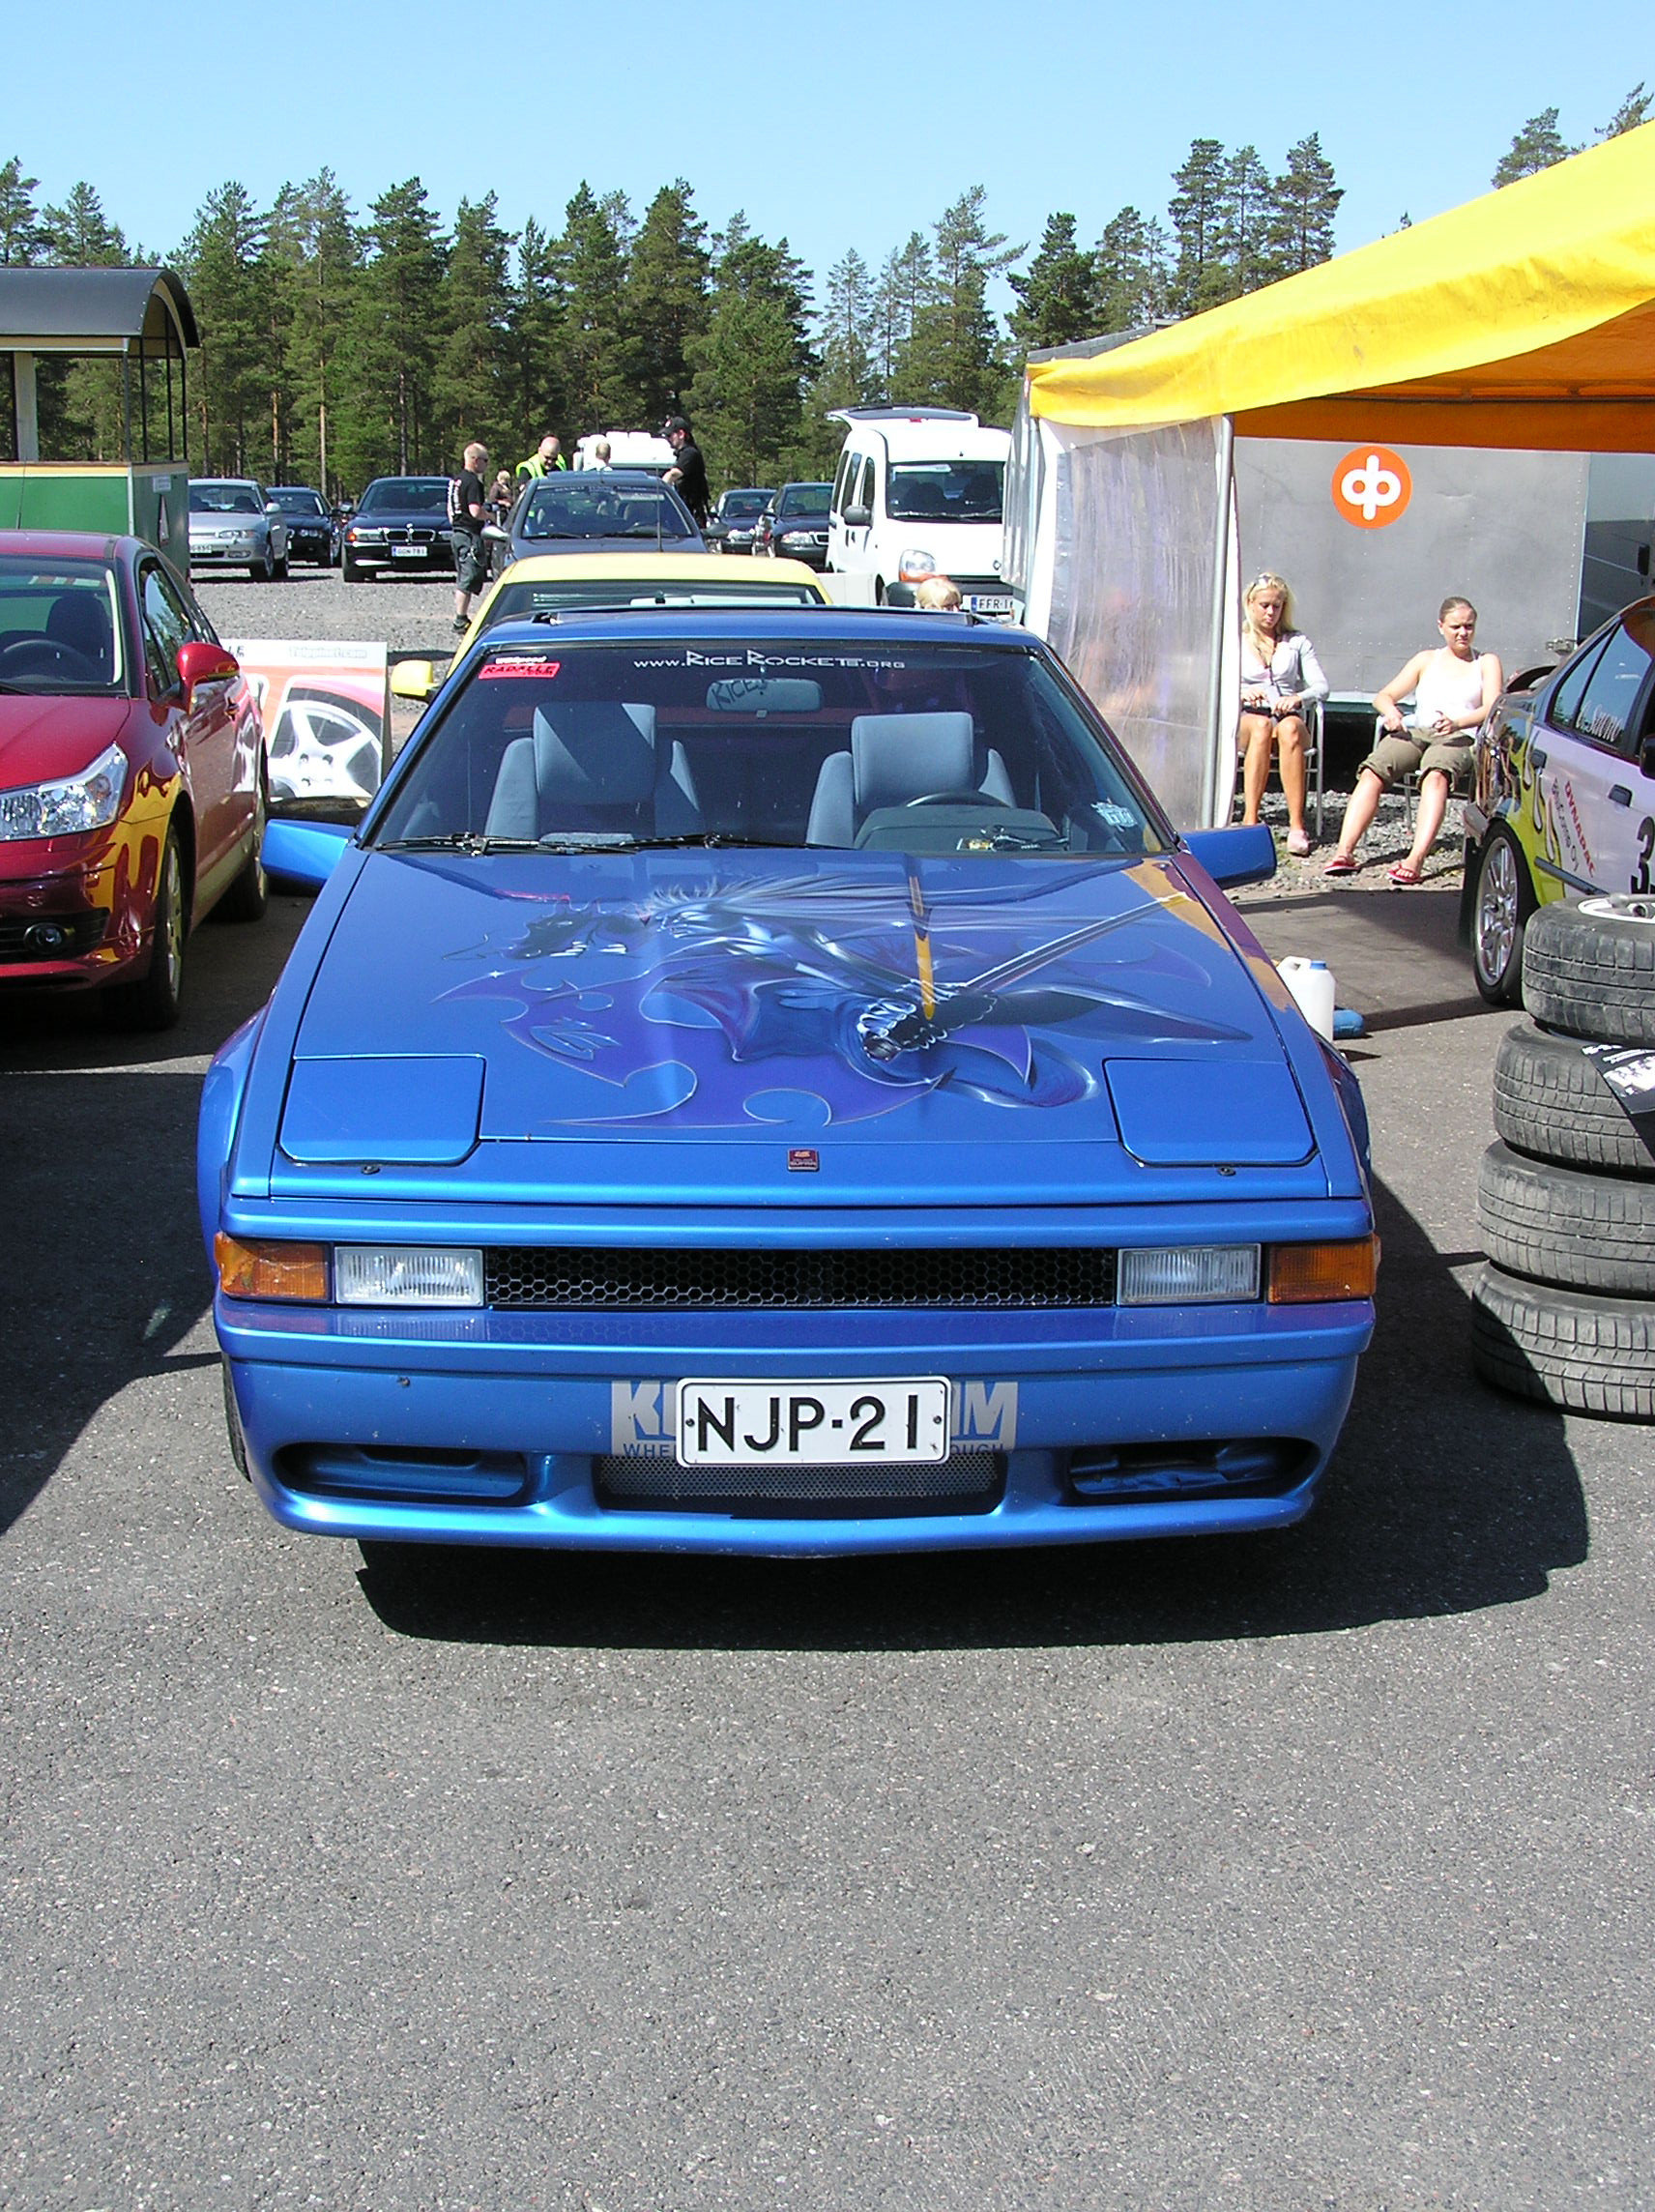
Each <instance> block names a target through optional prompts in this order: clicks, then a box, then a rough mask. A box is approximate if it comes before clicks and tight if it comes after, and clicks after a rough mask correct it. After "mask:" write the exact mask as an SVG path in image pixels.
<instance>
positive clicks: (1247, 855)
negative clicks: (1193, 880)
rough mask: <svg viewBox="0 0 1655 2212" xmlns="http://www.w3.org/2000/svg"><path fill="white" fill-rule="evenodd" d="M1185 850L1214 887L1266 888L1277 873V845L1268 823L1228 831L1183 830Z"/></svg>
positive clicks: (1240, 825) (1238, 825) (1239, 825)
mask: <svg viewBox="0 0 1655 2212" xmlns="http://www.w3.org/2000/svg"><path fill="white" fill-rule="evenodd" d="M1184 846H1185V849H1186V850H1187V852H1188V853H1189V856H1190V858H1191V859H1194V860H1199V861H1200V862H1201V864H1202V866H1203V867H1204V868H1205V870H1206V872H1207V874H1208V875H1209V876H1210V877H1211V878H1212V880H1213V882H1214V883H1215V884H1218V885H1221V886H1228V885H1232V884H1267V883H1268V882H1269V880H1270V878H1271V877H1272V876H1273V875H1274V874H1275V872H1276V841H1275V839H1274V838H1273V837H1272V836H1271V834H1270V829H1269V825H1268V823H1265V822H1255V823H1253V824H1252V825H1251V826H1248V825H1246V824H1244V823H1238V824H1237V825H1236V826H1235V827H1234V829H1186V830H1185V831H1184Z"/></svg>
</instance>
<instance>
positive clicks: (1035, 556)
mask: <svg viewBox="0 0 1655 2212" xmlns="http://www.w3.org/2000/svg"><path fill="white" fill-rule="evenodd" d="M1026 421H1027V417H1026V415H1025V412H1024V410H1022V409H1020V410H1019V420H1018V427H1017V428H1016V429H1015V430H1014V431H1013V448H1012V465H1011V470H1010V472H1009V480H1008V483H1007V500H1006V510H1007V518H1008V532H1007V548H1008V561H1007V568H1008V573H1009V578H1010V581H1011V582H1012V585H1013V588H1014V589H1016V590H1018V591H1020V592H1021V593H1022V594H1023V595H1024V602H1025V604H1024V619H1025V621H1026V622H1027V623H1028V625H1029V626H1030V627H1031V629H1033V630H1035V631H1036V632H1037V634H1039V635H1041V636H1043V637H1045V638H1046V639H1047V640H1048V642H1049V643H1050V644H1051V645H1052V646H1053V648H1054V649H1055V650H1056V651H1057V652H1058V653H1059V654H1060V655H1061V657H1062V659H1063V660H1064V662H1065V663H1066V664H1067V666H1068V668H1069V670H1070V672H1071V673H1072V674H1073V676H1074V677H1075V680H1076V681H1077V683H1079V684H1080V685H1081V686H1082V688H1083V689H1084V690H1085V691H1086V693H1087V695H1088V696H1089V698H1090V699H1091V700H1092V701H1093V703H1094V704H1095V705H1096V706H1097V708H1098V709H1099V711H1100V712H1101V713H1103V715H1104V717H1105V719H1106V720H1107V721H1108V722H1109V724H1110V726H1111V727H1112V728H1113V729H1114V730H1115V731H1116V733H1117V735H1118V737H1119V738H1120V739H1121V741H1122V742H1123V743H1124V744H1125V746H1126V749H1127V751H1128V752H1129V753H1130V754H1131V756H1132V758H1133V760H1134V762H1135V763H1136V764H1137V766H1138V768H1139V769H1140V771H1142V772H1143V774H1144V775H1145V777H1146V778H1147V781H1148V783H1149V784H1150V786H1151V788H1152V789H1153V790H1154V792H1155V793H1156V796H1157V797H1158V798H1159V799H1160V800H1161V802H1162V804H1163V805H1164V806H1165V807H1166V809H1167V811H1168V813H1169V814H1171V816H1172V817H1173V820H1174V821H1175V822H1176V823H1178V824H1179V825H1180V826H1181V827H1184V828H1209V827H1211V826H1212V825H1213V824H1215V823H1218V822H1222V821H1224V820H1225V819H1227V817H1228V813H1229V807H1230V792H1231V785H1232V781H1233V779H1234V739H1233V737H1231V738H1230V739H1228V740H1226V739H1225V738H1223V737H1222V736H1221V735H1220V733H1221V732H1231V733H1233V732H1234V727H1235V716H1236V712H1237V708H1238V704H1239V639H1238V630H1237V619H1236V613H1235V576H1236V565H1237V560H1238V555H1237V552H1236V541H1235V529H1234V496H1233V489H1232V484H1231V439H1230V426H1229V424H1228V422H1224V421H1218V422H1191V423H1184V424H1180V425H1178V426H1177V427H1176V428H1171V429H1160V430H1133V431H1125V432H1122V431H1114V430H1089V429H1078V428H1074V427H1071V426H1070V425H1068V424H1062V423H1054V422H1037V423H1029V424H1028V428H1027V430H1025V428H1024V425H1025V422H1026ZM1031 515H1032V517H1033V519H1032V521H1031V519H1030V517H1031Z"/></svg>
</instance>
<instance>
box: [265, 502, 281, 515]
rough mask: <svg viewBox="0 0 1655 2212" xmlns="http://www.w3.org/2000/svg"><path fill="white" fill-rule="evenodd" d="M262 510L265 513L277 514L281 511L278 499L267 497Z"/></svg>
mask: <svg viewBox="0 0 1655 2212" xmlns="http://www.w3.org/2000/svg"><path fill="white" fill-rule="evenodd" d="M264 510H265V512H266V514H279V513H280V512H281V502H280V500H278V499H267V500H266V501H265V503H264Z"/></svg>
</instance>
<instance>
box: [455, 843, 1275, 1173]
mask: <svg viewBox="0 0 1655 2212" xmlns="http://www.w3.org/2000/svg"><path fill="white" fill-rule="evenodd" d="M1104 876H1107V877H1109V878H1110V879H1112V895H1111V896H1110V897H1109V898H1108V899H1107V900H1105V901H1103V902H1102V903H1103V905H1104V906H1105V907H1106V908H1107V911H1104V912H1101V913H1100V912H1099V911H1098V909H1097V906H1096V905H1094V906H1093V907H1092V909H1091V912H1090V913H1089V914H1087V915H1084V916H1083V917H1079V918H1077V917H1076V916H1075V914H1074V913H1073V912H1072V911H1071V912H1070V913H1069V914H1067V915H1064V916H1057V915H1053V914H1051V913H1050V912H1049V911H1048V910H1049V907H1050V905H1051V903H1052V900H1053V898H1054V892H1055V887H1054V885H1053V881H1052V878H1051V876H1050V874H1049V873H1047V874H1045V876H1044V878H1043V880H1042V881H1038V882H1035V881H1029V882H1027V883H1024V882H1015V881H1008V880H1007V879H1006V878H1003V877H1002V878H1001V879H1000V880H999V881H997V882H996V884H995V885H994V887H993V894H992V896H991V897H989V898H987V899H985V897H984V895H983V893H984V888H985V887H981V886H980V885H975V884H973V885H969V886H968V885H965V884H961V883H959V882H958V881H957V879H956V880H955V881H953V882H944V883H943V884H941V885H938V886H935V887H928V886H926V885H925V884H923V883H922V879H921V876H920V874H919V873H918V871H917V870H916V869H915V868H914V867H913V866H912V865H911V866H910V868H909V870H908V874H907V897H906V899H904V898H903V897H902V896H901V894H900V893H899V892H898V891H897V890H896V888H895V887H894V886H893V885H891V884H889V882H888V880H887V883H886V885H882V886H880V887H879V888H873V887H870V885H869V882H868V880H867V878H866V877H865V876H861V875H857V874H856V873H853V872H824V873H821V874H810V873H805V872H802V871H796V872H793V873H791V874H785V875H778V876H770V875H766V874H763V873H759V872H755V873H754V874H752V875H750V876H736V877H735V878H734V879H733V880H730V881H724V882H717V883H714V884H713V885H712V886H711V887H708V886H706V885H701V886H687V885H686V886H683V887H678V886H674V887H672V888H659V889H657V890H654V891H653V892H652V894H651V895H650V896H649V897H648V898H647V899H644V900H637V899H632V900H629V901H625V902H613V901H609V900H605V899H602V898H598V899H595V900H593V901H592V902H590V903H581V902H579V901H577V900H575V899H571V898H559V899H555V900H552V901H549V902H548V901H546V900H544V899H543V898H540V899H537V901H536V902H535V903H536V904H537V907H538V910H539V911H538V912H537V913H536V914H535V915H534V916H533V917H531V918H529V919H528V920H527V921H525V922H524V923H522V924H521V926H520V927H518V926H517V925H515V924H514V927H515V928H516V934H515V935H514V936H513V937H512V939H511V941H510V942H509V943H508V944H507V945H505V946H494V945H492V944H484V945H481V946H472V947H470V948H468V949H467V950H466V951H464V952H456V953H455V954H453V955H451V957H453V958H455V959H465V960H468V961H472V962H476V961H479V960H480V961H481V962H482V963H483V964H484V966H483V972H482V973H480V974H478V975H471V976H468V977H467V978H466V980H464V981H463V982H460V983H457V984H455V985H454V986H452V987H451V988H450V990H448V991H447V992H445V993H444V994H443V997H444V999H446V1000H449V1001H452V1000H457V999H472V1000H479V999H480V1000H499V1001H501V1002H502V1003H503V1004H504V1006H505V1009H506V1010H505V1013H504V1017H503V1023H502V1027H503V1029H504V1031H505V1032H506V1033H507V1034H508V1035H509V1036H511V1037H512V1038H514V1039H515V1040H516V1041H517V1042H518V1043H519V1044H521V1045H522V1046H524V1047H525V1048H526V1049H527V1050H529V1051H531V1052H533V1053H535V1054H537V1055H538V1056H540V1059H541V1061H542V1062H543V1063H544V1064H543V1069H542V1075H543V1079H544V1080H543V1081H541V1080H537V1086H536V1088H537V1103H538V1105H539V1107H540V1116H539V1118H540V1120H541V1121H542V1122H543V1123H547V1124H552V1125H563V1126H567V1127H587V1128H590V1127H592V1126H594V1125H599V1124H602V1123H605V1122H609V1123H624V1124H626V1125H628V1126H631V1127H639V1126H641V1125H648V1124H649V1123H650V1122H651V1121H666V1120H668V1119H670V1120H671V1121H672V1123H673V1124H674V1126H676V1127H679V1128H684V1127H690V1128H694V1127H700V1128H704V1129H708V1130H712V1129H730V1128H740V1127H743V1126H745V1127H752V1126H753V1125H754V1124H755V1123H758V1124H763V1123H770V1124H781V1123H787V1124H790V1125H793V1126H801V1125H809V1126H814V1127H818V1128H825V1127H827V1126H830V1125H834V1124H845V1123H851V1122H857V1121H867V1120H870V1119H872V1118H874V1117H876V1116H880V1115H886V1114H889V1113H891V1112H892V1111H894V1110H896V1109H898V1108H900V1107H902V1106H903V1105H905V1104H907V1103H908V1102H910V1101H911V1100H913V1099H915V1098H916V1097H921V1096H924V1095H926V1094H928V1093H931V1092H935V1091H942V1090H944V1089H951V1090H955V1091H961V1092H964V1093H966V1094H968V1095H971V1096H973V1097H975V1098H978V1099H980V1100H983V1101H985V1102H987V1103H990V1104H995V1105H1002V1106H1008V1107H1018V1106H1024V1107H1029V1106H1034V1107H1055V1106H1066V1105H1072V1104H1074V1103H1075V1102H1077V1101H1079V1100H1082V1099H1084V1098H1087V1097H1089V1096H1090V1095H1091V1094H1092V1093H1093V1092H1095V1091H1097V1090H1098V1088H1099V1087H1100V1083H1101V1067H1102V1061H1103V1058H1104V1050H1103V1049H1100V1048H1107V1049H1113V1050H1115V1051H1117V1052H1118V1051H1120V1050H1121V1048H1122V1047H1127V1048H1130V1046H1131V1045H1132V1043H1134V1042H1135V1041H1136V1042H1146V1043H1147V1042H1148V1041H1149V1040H1155V1041H1158V1042H1166V1041H1176V1042H1184V1043H1189V1044H1192V1045H1200V1044H1216V1043H1224V1042H1240V1041H1242V1040H1244V1037H1245V1032H1243V1031H1240V1030H1237V1029H1234V1028H1232V1027H1230V1026H1228V1025H1226V1024H1224V1023H1222V1022H1218V1021H1215V1020H1211V1019H1201V1018H1196V1017H1192V1016H1190V1015H1186V1014H1179V1013H1176V1012H1174V1013H1169V1012H1168V1011H1167V1010H1166V1000H1167V997H1168V996H1169V991H1170V992H1171V995H1173V996H1178V995H1179V989H1178V987H1179V985H1180V984H1182V985H1184V986H1185V988H1186V991H1187V994H1188V995H1190V996H1192V997H1193V996H1195V995H1196V994H1199V992H1200V991H1201V989H1202V986H1203V984H1204V982H1205V969H1204V968H1203V966H1202V965H1201V964H1200V963H1199V962H1198V961H1196V960H1194V959H1191V958H1189V957H1188V955H1186V954H1185V953H1184V952H1183V951H1181V950H1180V948H1179V947H1178V945H1177V943H1176V940H1177V937H1178V936H1179V935H1180V934H1181V933H1182V932H1181V928H1180V927H1179V926H1177V925H1176V924H1175V925H1174V926H1172V927H1168V926H1167V923H1168V922H1169V920H1170V919H1171V917H1170V916H1169V914H1168V910H1169V909H1170V908H1173V907H1187V908H1189V909H1190V911H1191V914H1192V916H1193V915H1195V914H1198V913H1199V912H1200V910H1199V907H1198V906H1197V905H1196V902H1194V901H1193V900H1191V899H1190V898H1189V894H1188V893H1187V892H1185V891H1183V890H1182V889H1181V888H1176V879H1169V878H1167V877H1166V876H1164V875H1159V874H1157V875H1154V876H1149V875H1147V873H1146V874H1145V875H1142V876H1141V875H1140V874H1139V872H1138V871H1121V870H1120V869H1118V867H1117V868H1110V869H1107V870H1105V869H1090V868H1083V869H1077V870H1076V871H1074V873H1073V874H1072V875H1071V874H1068V873H1067V872H1066V871H1065V879H1064V882H1063V885H1062V889H1063V890H1065V891H1067V892H1068V893H1069V894H1070V896H1069V897H1068V898H1066V899H1063V901H1062V903H1063V904H1065V905H1070V906H1071V908H1072V905H1073V903H1074V902H1073V894H1074V893H1075V892H1076V891H1079V890H1083V889H1084V888H1085V887H1086V886H1087V885H1088V884H1089V882H1090V881H1091V880H1092V879H1097V878H1102V877H1104ZM1123 892H1124V893H1125V896H1124V897H1122V896H1121V894H1122V893H1123ZM507 903H508V904H509V903H511V902H507ZM1082 903H1083V905H1084V903H1085V902H1084V901H1083V902H1082ZM1146 924H1148V925H1149V926H1147V927H1145V926H1144V925H1146ZM1157 924H1159V926H1156V925H1157ZM1112 940H1113V941H1114V943H1113V944H1112V943H1111V941H1112ZM1157 1001H1159V1003H1157ZM1088 1047H1091V1049H1090V1050H1088Z"/></svg>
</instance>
